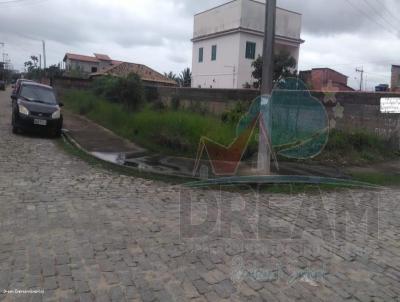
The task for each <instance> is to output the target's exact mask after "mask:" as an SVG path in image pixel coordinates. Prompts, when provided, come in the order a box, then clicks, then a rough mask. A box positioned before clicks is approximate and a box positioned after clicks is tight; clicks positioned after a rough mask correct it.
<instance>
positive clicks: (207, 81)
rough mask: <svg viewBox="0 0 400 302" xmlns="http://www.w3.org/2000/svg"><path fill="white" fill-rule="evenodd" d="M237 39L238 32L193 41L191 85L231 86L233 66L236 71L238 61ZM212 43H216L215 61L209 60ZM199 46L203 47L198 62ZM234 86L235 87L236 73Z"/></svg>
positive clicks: (203, 86) (208, 86) (207, 86)
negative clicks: (201, 59)
mask: <svg viewBox="0 0 400 302" xmlns="http://www.w3.org/2000/svg"><path fill="white" fill-rule="evenodd" d="M239 39H240V34H239V33H236V34H231V35H226V36H222V37H218V38H213V39H207V40H203V41H198V42H194V43H193V56H192V87H195V88H196V87H199V86H201V87H202V88H210V87H213V88H232V87H233V81H234V75H233V66H235V68H236V72H237V70H238V62H239V47H238V45H239ZM212 45H217V59H216V61H211V47H212ZM200 47H203V49H204V53H203V62H202V63H199V48H200ZM228 66H229V67H228ZM231 66H232V67H231ZM235 87H237V76H236V75H235Z"/></svg>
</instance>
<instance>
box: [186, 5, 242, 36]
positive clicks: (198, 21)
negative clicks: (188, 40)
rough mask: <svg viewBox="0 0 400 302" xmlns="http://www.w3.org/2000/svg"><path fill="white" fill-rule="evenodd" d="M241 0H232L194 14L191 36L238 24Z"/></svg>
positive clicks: (223, 29)
mask: <svg viewBox="0 0 400 302" xmlns="http://www.w3.org/2000/svg"><path fill="white" fill-rule="evenodd" d="M241 10H242V0H237V1H232V2H229V3H226V4H223V5H221V6H218V7H216V8H214V9H211V10H208V11H205V12H203V13H200V14H197V15H195V16H194V30H193V38H196V37H200V36H205V35H209V34H213V33H217V32H221V31H225V30H228V29H232V28H238V27H239V26H240V18H241Z"/></svg>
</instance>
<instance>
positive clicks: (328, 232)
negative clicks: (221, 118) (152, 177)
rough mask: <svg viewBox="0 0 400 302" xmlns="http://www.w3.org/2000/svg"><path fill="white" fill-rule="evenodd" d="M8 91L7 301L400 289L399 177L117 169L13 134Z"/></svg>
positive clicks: (0, 169)
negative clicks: (326, 185) (261, 189)
mask: <svg viewBox="0 0 400 302" xmlns="http://www.w3.org/2000/svg"><path fill="white" fill-rule="evenodd" d="M9 94H10V91H7V92H2V91H0V138H1V145H0V219H1V220H0V290H1V292H2V294H0V300H4V301H193V302H195V301H197V302H200V301H342V300H347V301H398V299H399V293H400V287H399V284H400V238H399V234H400V232H399V230H400V229H399V226H400V207H399V205H398V204H399V199H400V197H399V196H400V194H399V193H400V190H399V189H393V188H388V189H381V190H377V191H369V190H361V189H357V190H342V191H339V192H329V193H318V192H315V193H312V194H310V193H308V194H293V195H280V194H266V193H261V194H257V193H256V192H254V190H253V189H246V188H244V189H243V190H242V191H240V192H238V191H234V190H224V191H222V192H218V191H216V190H215V189H214V190H188V189H184V188H181V187H179V186H170V185H168V184H165V183H161V182H155V181H149V180H144V179H139V178H133V177H127V176H121V175H117V174H115V173H112V172H108V171H104V170H100V169H97V168H95V167H92V166H89V165H88V164H86V163H85V162H83V161H82V160H80V159H79V158H75V157H72V156H70V155H69V154H66V153H65V152H64V151H63V150H62V149H61V148H60V147H59V145H58V143H57V142H56V141H54V140H51V139H46V138H40V137H32V136H23V135H13V134H12V133H11V125H10V109H11V108H10V99H9ZM180 200H182V203H180ZM190 200H194V201H195V202H194V203H193V205H192V207H188V204H189V201H190ZM214 201H215V202H214ZM206 205H208V207H206ZM190 209H191V212H189V210H190ZM206 209H208V212H206ZM190 213H191V214H190ZM247 214H249V215H248V216H246V215H247ZM364 214H365V215H364ZM190 218H191V219H192V220H191V219H190ZM365 218H367V219H365ZM231 222H232V224H230V223H231ZM192 225H193V226H192ZM196 225H197V226H198V227H197V228H196ZM191 226H192V227H191ZM230 226H231V227H230ZM15 290H32V291H31V292H27V293H21V292H18V291H15Z"/></svg>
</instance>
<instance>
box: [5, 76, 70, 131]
mask: <svg viewBox="0 0 400 302" xmlns="http://www.w3.org/2000/svg"><path fill="white" fill-rule="evenodd" d="M11 98H12V108H13V110H12V129H13V132H14V133H18V132H19V131H20V130H24V131H31V130H32V131H34V130H46V131H48V132H50V133H51V134H52V135H54V136H60V135H61V129H62V124H63V117H62V114H61V109H60V107H62V104H61V103H59V102H58V101H57V99H56V96H55V94H54V91H53V88H51V87H50V86H47V85H42V84H38V83H34V82H24V83H22V84H20V87H19V89H18V92H17V93H15V94H13V95H12V96H11Z"/></svg>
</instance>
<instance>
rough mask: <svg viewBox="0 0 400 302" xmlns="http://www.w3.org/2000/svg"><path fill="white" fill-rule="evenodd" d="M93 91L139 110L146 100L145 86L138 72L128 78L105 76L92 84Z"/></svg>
mask: <svg viewBox="0 0 400 302" xmlns="http://www.w3.org/2000/svg"><path fill="white" fill-rule="evenodd" d="M92 90H93V92H94V93H95V94H96V95H98V96H102V97H104V98H106V99H107V100H109V101H112V102H117V103H121V104H123V105H124V106H125V107H127V108H129V109H131V110H137V109H138V108H139V107H140V106H141V105H142V104H143V102H144V99H145V98H144V96H145V92H144V87H143V84H142V80H141V79H140V77H139V76H138V75H137V74H136V73H131V74H129V75H128V76H127V77H126V78H118V77H113V76H103V77H100V78H97V79H96V80H95V81H94V82H93V84H92Z"/></svg>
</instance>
